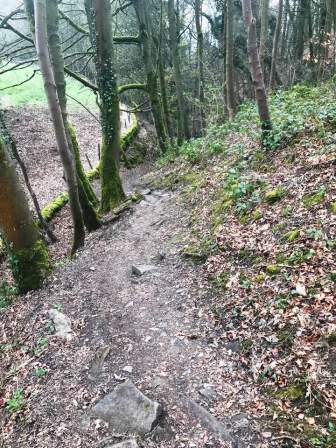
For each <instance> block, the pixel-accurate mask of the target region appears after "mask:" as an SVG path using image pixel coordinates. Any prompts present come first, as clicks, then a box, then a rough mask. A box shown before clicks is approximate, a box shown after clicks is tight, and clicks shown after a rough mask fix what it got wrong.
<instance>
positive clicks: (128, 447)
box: [106, 439, 139, 448]
mask: <svg viewBox="0 0 336 448" xmlns="http://www.w3.org/2000/svg"><path fill="white" fill-rule="evenodd" d="M106 448H139V445H138V444H137V442H136V440H135V439H129V440H125V441H124V442H120V443H117V444H115V445H107V446H106Z"/></svg>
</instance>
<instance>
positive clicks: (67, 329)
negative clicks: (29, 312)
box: [48, 308, 74, 341]
mask: <svg viewBox="0 0 336 448" xmlns="http://www.w3.org/2000/svg"><path fill="white" fill-rule="evenodd" d="M48 314H49V317H50V319H51V320H52V321H53V323H54V326H55V330H56V333H55V336H57V337H59V338H62V339H65V340H67V341H71V340H72V339H73V338H74V334H73V332H72V330H71V321H70V319H69V318H68V317H67V316H66V315H65V314H63V313H61V312H60V311H57V310H55V309H54V308H52V309H50V310H49V311H48Z"/></svg>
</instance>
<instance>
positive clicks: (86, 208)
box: [47, 0, 100, 232]
mask: <svg viewBox="0 0 336 448" xmlns="http://www.w3.org/2000/svg"><path fill="white" fill-rule="evenodd" d="M47 30H48V38H49V41H48V43H49V53H50V59H51V63H52V67H53V72H54V77H55V83H56V89H57V94H58V100H59V104H60V107H61V111H62V117H63V123H64V127H65V131H66V135H67V141H68V145H69V148H70V150H71V152H72V155H73V157H74V159H75V167H76V174H77V183H78V192H79V201H80V204H81V209H82V214H83V220H84V224H85V226H86V228H87V230H88V231H89V232H91V231H93V230H96V229H98V228H99V227H100V222H99V219H98V217H97V214H96V211H95V209H94V205H98V199H97V197H96V195H95V193H94V191H93V189H92V187H91V185H90V182H89V181H88V179H87V177H86V175H85V172H84V169H83V166H82V162H81V159H80V150H79V145H78V141H77V137H76V132H75V130H74V128H73V127H71V125H70V123H69V121H68V112H67V98H66V82H65V76H64V59H63V53H62V47H61V42H60V36H59V15H58V6H57V0H49V2H48V8H47Z"/></svg>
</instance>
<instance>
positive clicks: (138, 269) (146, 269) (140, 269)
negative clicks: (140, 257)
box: [132, 264, 157, 277]
mask: <svg viewBox="0 0 336 448" xmlns="http://www.w3.org/2000/svg"><path fill="white" fill-rule="evenodd" d="M156 270H157V267H156V266H153V265H151V264H138V265H133V266H132V274H134V275H137V276H138V277H141V276H142V275H144V274H148V273H150V272H154V271H156Z"/></svg>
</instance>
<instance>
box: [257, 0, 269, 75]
mask: <svg viewBox="0 0 336 448" xmlns="http://www.w3.org/2000/svg"><path fill="white" fill-rule="evenodd" d="M268 15H269V0H261V6H260V45H259V51H260V63H261V68H262V69H263V72H264V73H265V57H266V53H267V44H268Z"/></svg>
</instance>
